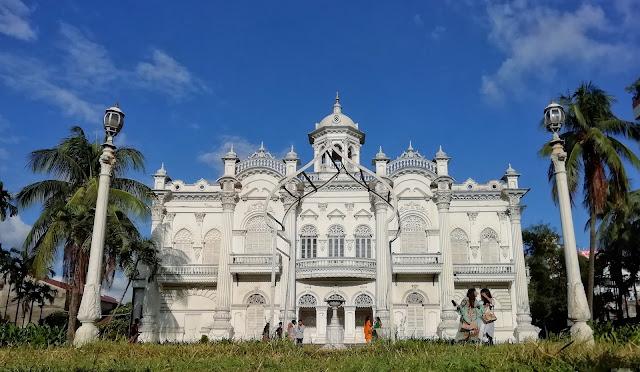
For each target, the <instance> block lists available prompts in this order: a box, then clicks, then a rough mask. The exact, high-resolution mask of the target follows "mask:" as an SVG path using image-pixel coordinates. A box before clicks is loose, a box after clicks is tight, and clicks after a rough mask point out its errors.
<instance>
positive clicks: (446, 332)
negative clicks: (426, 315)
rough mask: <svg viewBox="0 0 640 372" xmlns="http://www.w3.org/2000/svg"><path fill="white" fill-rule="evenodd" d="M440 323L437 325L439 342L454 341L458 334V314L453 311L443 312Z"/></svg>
mask: <svg viewBox="0 0 640 372" xmlns="http://www.w3.org/2000/svg"><path fill="white" fill-rule="evenodd" d="M440 318H441V319H442V321H441V322H440V324H438V337H439V338H440V339H441V340H454V339H455V338H456V335H457V334H458V328H459V327H460V324H459V323H458V314H457V313H456V312H455V311H453V310H445V311H443V312H442V315H441V317H440Z"/></svg>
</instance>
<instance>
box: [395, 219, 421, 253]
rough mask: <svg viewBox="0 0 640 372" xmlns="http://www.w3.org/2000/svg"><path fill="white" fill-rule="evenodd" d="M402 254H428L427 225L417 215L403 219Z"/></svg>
mask: <svg viewBox="0 0 640 372" xmlns="http://www.w3.org/2000/svg"><path fill="white" fill-rule="evenodd" d="M401 234H402V253H427V223H426V222H425V220H424V219H423V218H422V217H420V216H416V215H410V216H407V217H405V218H403V219H402V232H401Z"/></svg>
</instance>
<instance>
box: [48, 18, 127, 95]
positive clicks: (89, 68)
mask: <svg viewBox="0 0 640 372" xmlns="http://www.w3.org/2000/svg"><path fill="white" fill-rule="evenodd" d="M60 35H61V36H62V40H61V41H60V42H59V47H60V49H62V51H63V52H64V53H65V55H66V56H65V58H64V61H65V63H64V66H65V67H64V68H65V79H66V80H67V81H68V82H69V83H70V84H72V85H73V86H75V87H79V88H84V87H93V88H101V87H104V86H105V83H107V82H109V81H112V80H114V79H115V78H117V77H119V76H120V75H121V74H122V73H121V72H120V71H118V70H117V69H116V67H115V66H114V64H113V61H112V60H111V57H110V56H109V52H108V51H107V49H106V48H105V47H104V46H102V45H100V44H97V43H95V42H93V41H91V40H89V39H88V38H87V37H86V36H85V35H84V34H83V33H82V32H81V31H80V30H79V29H77V28H76V27H74V26H71V25H69V24H67V23H61V24H60Z"/></svg>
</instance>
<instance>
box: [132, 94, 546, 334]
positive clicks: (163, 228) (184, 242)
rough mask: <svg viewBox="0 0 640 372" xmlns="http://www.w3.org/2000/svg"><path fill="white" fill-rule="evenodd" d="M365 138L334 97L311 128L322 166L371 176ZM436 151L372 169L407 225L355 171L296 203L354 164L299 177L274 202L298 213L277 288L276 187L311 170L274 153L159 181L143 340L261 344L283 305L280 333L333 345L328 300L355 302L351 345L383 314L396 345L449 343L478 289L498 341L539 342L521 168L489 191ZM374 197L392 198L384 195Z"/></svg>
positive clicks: (142, 298) (382, 159) (384, 160)
mask: <svg viewBox="0 0 640 372" xmlns="http://www.w3.org/2000/svg"><path fill="white" fill-rule="evenodd" d="M364 129H366V124H365V125H363V126H362V127H361V126H360V125H359V124H357V123H355V122H354V121H353V120H351V118H349V117H348V116H347V115H345V114H344V113H342V106H341V105H340V103H339V99H338V98H336V102H335V104H334V106H333V112H331V113H330V114H329V115H328V116H326V117H325V118H324V119H322V120H321V121H320V122H319V123H317V124H315V127H313V126H311V128H310V130H311V132H310V133H309V134H308V138H309V143H310V145H311V149H310V151H313V155H314V157H316V156H317V155H318V154H319V151H320V150H321V148H322V147H323V146H325V145H327V144H331V145H333V146H337V148H339V149H340V151H341V152H342V153H344V154H345V155H346V156H348V157H349V159H351V160H352V161H354V162H355V163H357V164H362V165H368V164H365V163H369V160H366V159H362V158H361V156H360V154H361V147H362V146H363V145H364V144H365V132H364V131H363V130H364ZM436 150H437V148H435V146H434V148H433V149H432V150H431V151H433V152H432V153H433V154H434V156H433V157H427V156H424V155H422V153H421V152H419V151H418V150H417V149H415V148H413V147H412V146H411V144H409V147H408V148H407V149H406V151H404V152H403V153H402V154H400V155H399V156H397V157H395V159H393V160H392V159H390V158H389V157H387V155H385V154H384V153H383V152H382V148H380V151H379V152H378V154H377V155H376V156H375V158H374V159H373V160H372V161H371V163H370V164H371V165H372V166H373V168H372V169H371V170H372V171H373V172H375V173H376V175H379V176H382V177H384V179H386V180H388V183H389V184H392V188H393V191H394V192H395V194H396V195H397V197H398V204H397V214H398V215H399V221H400V222H399V223H398V219H397V218H396V219H394V220H393V221H392V222H391V223H390V224H389V225H386V224H385V222H386V221H387V219H388V218H389V215H390V213H392V212H393V211H392V209H393V208H392V207H391V206H389V205H388V203H385V202H384V201H383V200H380V198H379V196H376V195H373V193H371V192H370V191H369V190H371V189H368V188H367V187H364V186H363V183H375V182H377V181H376V180H374V179H373V177H372V176H370V175H367V174H365V173H361V172H360V171H359V170H358V169H357V168H356V167H353V166H351V165H347V166H346V171H347V172H350V173H351V174H352V176H354V177H355V178H356V180H360V181H363V182H356V180H354V179H353V178H352V177H351V176H349V175H348V174H346V173H345V172H344V171H343V174H340V175H338V176H337V177H335V178H334V179H333V180H332V181H331V182H329V183H328V184H327V185H326V186H325V187H323V188H320V189H319V190H318V191H317V192H315V193H311V194H310V195H309V196H307V197H305V198H304V199H302V201H300V202H298V197H299V196H300V195H302V194H300V195H294V194H295V193H296V192H299V193H307V192H309V191H312V190H314V187H318V186H319V185H321V184H322V183H324V182H326V181H328V180H329V179H330V178H332V176H334V175H335V173H336V172H337V171H338V169H337V168H336V167H338V168H340V167H341V166H342V163H343V162H342V159H340V157H332V156H331V155H330V154H326V155H325V156H323V157H321V158H319V159H318V160H317V161H316V162H315V163H314V164H313V165H312V167H311V168H309V169H308V170H307V172H306V175H307V176H308V177H303V176H302V175H301V176H300V177H298V184H299V186H297V188H296V187H294V188H293V189H290V190H289V191H288V190H282V191H280V192H278V193H276V194H275V195H276V197H273V198H272V199H271V200H270V202H269V204H268V212H269V213H270V214H271V215H273V216H275V217H276V218H282V217H283V216H284V214H285V210H286V209H289V208H290V207H292V208H291V212H290V213H289V214H288V217H287V220H286V221H285V222H284V226H286V228H285V231H284V232H283V234H284V235H285V236H286V237H288V239H289V240H290V241H292V242H293V244H292V246H293V247H294V248H295V250H294V251H293V252H292V250H290V246H289V244H287V243H286V242H285V241H284V240H283V239H281V238H278V239H277V247H278V248H279V249H280V250H281V251H282V252H285V253H287V254H286V255H285V254H282V252H280V251H278V253H277V254H276V255H275V269H276V276H275V291H273V290H272V287H271V275H272V267H273V266H274V261H273V257H274V255H273V251H272V237H273V235H272V232H271V229H270V228H269V225H268V224H267V221H265V217H264V213H263V212H264V205H265V199H266V198H267V196H268V195H269V194H270V193H271V191H272V190H273V189H274V188H275V187H277V185H278V182H279V181H280V180H281V179H283V177H285V176H286V175H290V174H294V173H295V172H296V171H297V170H298V169H299V167H300V166H301V165H300V160H299V158H298V155H297V154H296V153H295V152H294V151H293V148H292V149H291V152H289V153H288V154H287V155H286V157H285V158H284V159H277V158H275V157H274V156H272V155H271V154H270V153H269V152H268V151H267V150H266V149H265V148H264V146H261V147H260V148H259V149H256V151H255V153H253V154H252V155H251V156H249V157H248V158H246V159H239V158H238V157H237V155H236V154H235V153H234V152H233V149H232V150H231V151H230V152H229V153H227V154H226V156H225V157H223V158H222V161H223V162H224V165H225V168H224V174H223V175H221V177H220V178H219V179H218V180H217V181H216V182H215V183H212V182H209V181H207V180H205V179H204V178H202V179H200V180H197V181H195V182H193V181H187V182H185V181H182V180H179V178H180V174H173V173H172V174H171V177H169V174H168V172H167V170H165V169H164V166H163V167H162V168H161V169H159V170H158V171H157V172H156V174H154V175H153V178H154V180H155V181H154V193H155V195H156V196H157V199H156V200H155V201H154V203H153V207H152V236H153V237H154V238H155V239H156V240H157V242H158V244H159V245H161V251H162V256H163V259H162V266H161V267H160V270H159V272H158V274H157V275H156V276H155V277H154V278H153V280H151V281H147V280H146V279H145V275H146V271H145V270H140V277H139V278H138V280H136V281H135V282H134V295H133V297H134V312H135V314H134V316H135V317H140V318H141V327H140V330H141V336H140V339H141V340H143V341H155V340H159V341H161V342H165V341H171V342H173V341H184V342H195V341H198V340H200V339H201V337H202V336H203V335H207V337H208V338H209V339H223V338H232V339H236V340H250V339H260V338H262V333H263V329H264V327H265V324H266V322H268V321H269V319H270V314H271V311H272V306H273V307H274V308H275V319H276V320H275V322H277V321H278V319H279V320H280V321H283V320H284V321H288V320H289V319H292V318H293V319H299V320H302V321H303V322H304V324H305V325H306V331H305V333H304V343H313V344H323V343H325V342H326V340H327V332H326V327H327V324H329V323H330V322H331V318H332V317H333V312H332V311H330V309H329V308H328V305H327V303H326V302H325V299H326V298H327V297H328V296H330V295H339V296H341V297H342V299H343V300H344V306H342V307H340V308H339V310H338V313H337V316H338V318H339V323H340V324H341V325H342V326H343V327H344V341H345V343H362V342H364V333H363V325H364V322H365V319H366V317H367V316H369V317H371V318H372V319H374V318H375V317H378V316H379V317H381V319H382V323H383V328H384V329H385V331H386V334H387V335H389V333H388V332H389V331H390V327H389V325H390V324H393V325H394V329H393V331H394V332H395V334H396V335H397V337H399V338H444V339H450V338H453V337H454V336H455V334H456V331H457V329H458V326H459V315H458V314H457V312H456V309H455V307H454V306H453V304H452V300H454V301H455V302H457V303H460V301H461V300H462V299H463V298H464V297H465V295H466V293H467V289H468V288H477V289H478V292H479V290H480V288H488V289H489V290H490V291H491V293H492V294H493V297H494V299H495V310H494V312H495V314H496V316H497V321H496V323H495V338H496V340H497V341H498V342H507V341H512V342H515V341H522V340H524V339H526V338H536V337H537V330H536V328H535V327H533V326H532V325H531V316H530V310H529V299H528V292H527V280H528V279H527V272H526V266H525V263H524V252H523V245H522V234H521V233H522V231H521V225H520V215H521V211H522V209H523V207H522V205H521V204H520V200H521V198H522V197H523V196H524V195H525V194H526V192H527V191H528V189H524V188H521V187H520V186H519V184H518V177H519V176H520V175H519V174H518V173H516V171H515V170H514V169H513V168H511V166H510V165H509V167H508V169H507V170H506V173H505V174H504V175H496V177H495V179H492V178H491V177H489V179H488V180H487V181H486V182H476V181H474V180H472V179H470V178H469V179H467V180H465V181H463V182H456V181H455V180H454V179H453V178H451V177H450V176H449V162H450V160H451V158H450V157H449V156H448V155H447V154H446V153H445V152H444V151H443V150H442V148H440V149H439V150H437V151H436ZM424 151H425V152H428V151H429V150H424ZM344 163H346V161H345V162H344ZM203 176H206V175H203ZM291 190H293V193H291ZM302 190H304V191H302ZM375 190H382V191H385V190H384V186H383V185H382V184H378V185H377V186H375ZM287 191H288V192H287ZM386 191H387V192H388V190H386ZM394 213H395V212H394ZM389 242H391V243H390V247H391V248H390V253H389ZM385 250H386V251H385ZM289 254H290V255H291V260H290V259H289V258H288V256H287V255H289ZM287 309H288V311H289V314H286V313H285V311H287ZM276 326H277V325H276ZM276 326H272V328H271V331H272V332H273V330H274V329H275V327H276ZM285 331H286V324H285Z"/></svg>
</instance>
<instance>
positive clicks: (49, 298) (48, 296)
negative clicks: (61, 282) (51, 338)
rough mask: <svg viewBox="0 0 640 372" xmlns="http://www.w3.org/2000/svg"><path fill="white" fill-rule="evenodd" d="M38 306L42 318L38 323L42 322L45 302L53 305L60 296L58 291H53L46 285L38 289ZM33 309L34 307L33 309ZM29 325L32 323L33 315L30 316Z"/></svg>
mask: <svg viewBox="0 0 640 372" xmlns="http://www.w3.org/2000/svg"><path fill="white" fill-rule="evenodd" d="M38 293H39V296H38V306H39V307H40V318H39V319H38V323H40V321H41V320H42V308H43V307H44V303H45V302H49V304H50V305H51V304H53V301H54V300H55V299H56V295H57V294H58V290H57V289H53V288H51V287H50V286H48V285H46V284H42V285H40V287H39V288H38ZM31 308H32V309H33V306H32V307H31ZM29 323H31V315H29Z"/></svg>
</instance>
